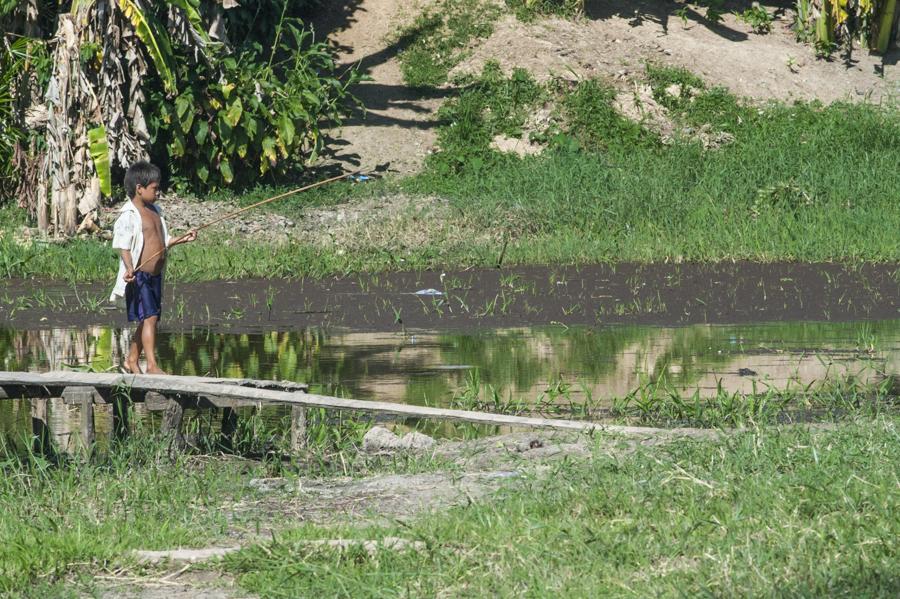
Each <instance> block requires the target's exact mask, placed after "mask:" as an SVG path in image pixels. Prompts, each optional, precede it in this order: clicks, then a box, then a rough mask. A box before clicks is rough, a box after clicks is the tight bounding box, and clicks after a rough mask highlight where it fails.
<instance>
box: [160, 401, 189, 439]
mask: <svg viewBox="0 0 900 599" xmlns="http://www.w3.org/2000/svg"><path fill="white" fill-rule="evenodd" d="M182 420H184V406H183V405H182V404H181V400H180V399H177V398H174V397H170V398H169V400H168V402H167V403H166V411H165V412H163V420H162V426H161V427H160V429H159V430H160V432H161V433H162V434H163V435H165V436H169V437H171V439H172V445H173V447H174V448H175V449H177V450H182V449H184V447H185V445H186V443H185V440H184V433H183V431H182V430H181V422H182Z"/></svg>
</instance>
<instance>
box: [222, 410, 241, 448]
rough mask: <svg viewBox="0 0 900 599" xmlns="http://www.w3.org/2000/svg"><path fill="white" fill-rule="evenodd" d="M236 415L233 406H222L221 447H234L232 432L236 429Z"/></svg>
mask: <svg viewBox="0 0 900 599" xmlns="http://www.w3.org/2000/svg"><path fill="white" fill-rule="evenodd" d="M237 423H238V415H237V412H236V411H235V410H234V408H222V429H221V430H222V447H224V448H225V449H228V450H232V449H234V433H235V431H236V430H237Z"/></svg>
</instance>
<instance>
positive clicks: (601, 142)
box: [0, 64, 900, 282]
mask: <svg viewBox="0 0 900 599" xmlns="http://www.w3.org/2000/svg"><path fill="white" fill-rule="evenodd" d="M648 80H649V81H650V83H651V86H652V88H653V90H654V94H655V95H656V96H657V97H658V98H659V102H660V103H661V104H663V105H664V106H667V107H668V110H669V115H670V117H671V118H672V120H673V121H674V122H675V124H676V125H678V126H679V127H689V128H690V130H693V131H701V130H706V131H710V132H713V133H716V132H720V133H722V134H723V135H724V134H727V135H728V136H729V137H728V141H727V142H726V143H724V145H722V146H721V147H719V148H718V149H715V150H708V149H704V148H703V146H702V144H701V143H700V142H699V141H697V140H696V139H695V138H694V137H691V135H690V134H684V135H681V134H680V133H678V134H676V136H675V139H674V141H673V142H672V143H671V144H669V145H665V144H663V143H661V141H660V140H659V138H658V136H657V135H656V134H654V133H652V132H649V131H647V130H645V129H643V128H641V127H640V126H639V125H637V124H635V123H632V122H630V121H627V120H625V119H623V118H622V117H620V116H618V114H616V113H615V111H614V110H613V109H612V101H613V92H612V90H611V89H610V88H608V87H606V86H605V85H604V84H602V83H600V82H597V81H591V80H586V81H583V82H580V83H578V84H577V85H575V86H574V87H572V88H571V89H570V88H568V87H566V86H559V85H554V84H551V85H540V84H537V83H536V82H535V81H534V80H533V79H532V78H531V77H530V76H529V75H528V74H527V73H526V72H524V71H515V72H513V73H512V74H511V75H510V76H506V75H504V74H502V73H501V72H500V71H499V69H498V67H497V66H496V65H492V64H488V65H487V66H486V67H485V69H484V72H483V73H482V74H481V75H480V76H478V77H473V78H469V79H468V80H466V81H464V82H462V87H461V88H460V91H459V94H458V96H457V97H455V98H453V99H451V100H449V101H448V102H447V103H446V104H445V105H444V107H443V108H442V109H441V112H440V118H441V119H442V124H441V127H440V128H439V132H438V143H439V151H438V152H435V153H434V154H432V155H431V156H430V157H429V159H428V161H427V164H426V168H425V170H424V171H423V172H422V173H420V174H418V175H415V176H412V177H409V178H406V179H387V180H376V181H372V182H370V183H366V184H351V183H344V182H341V183H337V184H335V185H333V186H332V187H326V188H322V189H320V190H316V191H314V192H313V193H310V194H308V195H307V194H303V195H298V196H295V197H292V198H288V199H286V200H284V201H283V202H279V203H278V204H276V205H273V207H272V209H274V210H278V211H279V212H282V213H284V214H286V215H288V216H290V217H292V218H295V219H300V218H302V214H300V210H301V209H303V208H304V207H309V206H319V207H328V206H336V205H338V204H341V203H344V202H350V203H353V202H359V201H362V200H367V199H371V198H379V199H380V198H383V199H384V201H385V203H389V202H390V201H391V198H392V197H393V196H395V195H396V194H398V193H405V194H410V195H413V196H422V197H435V196H437V197H440V198H446V199H447V200H449V203H450V206H451V210H450V213H449V214H447V213H439V214H441V216H439V217H437V218H436V219H434V220H429V218H424V219H422V220H415V221H410V222H408V223H407V224H406V226H408V227H414V228H415V230H416V237H418V236H420V235H421V233H423V232H424V233H425V235H426V239H429V241H428V242H426V243H425V244H420V243H418V242H417V243H415V244H401V243H397V242H396V239H397V236H393V235H392V236H385V235H382V236H381V238H382V240H383V241H381V242H378V241H376V242H368V243H362V242H361V243H360V244H359V246H358V247H353V248H351V249H352V251H345V248H343V247H337V246H334V245H330V246H329V245H324V246H316V245H313V244H311V243H309V242H307V241H306V240H304V238H303V236H297V237H296V239H294V240H292V241H291V242H289V243H285V244H283V245H281V246H278V247H276V248H273V247H271V246H269V245H268V244H259V243H250V242H246V241H242V240H232V241H231V242H230V243H229V244H227V245H226V244H224V243H222V242H223V241H224V240H225V239H224V237H223V236H222V234H221V233H218V234H217V233H216V232H215V231H213V230H211V231H209V232H208V233H207V234H205V235H204V236H203V238H202V240H201V241H200V242H198V243H196V244H191V245H188V246H182V247H179V248H177V249H176V250H175V251H174V252H173V255H172V261H171V263H170V266H169V271H168V274H167V277H168V278H169V279H170V280H203V279H218V278H239V277H301V276H313V277H317V276H326V275H331V274H336V273H337V274H347V273H352V272H361V271H369V272H376V271H381V270H412V269H426V268H465V267H472V266H494V265H496V262H497V260H498V256H499V255H500V253H501V247H502V245H503V241H502V240H503V239H508V240H509V244H508V247H507V248H506V251H505V255H504V264H510V265H511V264H577V263H592V262H601V261H609V262H617V261H638V262H659V261H665V260H690V261H703V262H714V261H720V260H742V259H746V260H752V261H758V262H768V261H781V260H797V261H848V262H860V261H875V262H896V261H898V260H900V236H897V235H896V231H898V230H900V208H898V204H897V201H896V198H897V190H900V170H898V169H897V168H896V165H897V164H900V144H897V143H896V140H897V139H900V110H898V108H897V107H896V106H890V105H886V106H873V105H868V104H850V103H835V104H831V105H828V106H823V105H820V104H817V103H795V104H790V105H789V104H777V103H773V104H769V105H765V106H750V105H747V104H745V103H743V102H741V101H739V100H738V99H736V98H735V97H734V96H732V95H731V94H729V93H728V92H727V91H725V90H723V89H721V88H711V89H710V88H708V87H707V86H706V85H705V84H704V83H703V82H702V81H701V80H699V79H698V78H696V77H695V76H694V75H692V74H690V73H688V72H686V71H682V70H677V69H666V68H661V67H655V66H652V65H650V66H648ZM676 84H677V85H679V86H680V88H679V91H678V93H677V94H675V95H672V94H671V93H669V92H666V89H668V88H671V86H672V85H676ZM548 100H552V101H553V102H554V103H555V106H556V109H555V110H554V112H553V115H552V117H551V120H550V123H549V124H548V125H547V126H546V129H545V130H543V131H542V130H536V131H532V132H531V133H532V137H533V138H535V139H538V140H541V141H544V142H546V143H547V144H548V149H547V150H545V152H544V153H543V154H542V155H540V156H529V157H526V158H518V157H515V156H511V155H503V154H500V153H498V152H496V151H495V150H493V149H491V148H490V143H491V140H492V139H493V137H494V136H496V135H498V134H504V135H510V136H517V135H521V134H522V130H523V127H524V126H525V124H526V120H527V117H528V115H529V114H530V113H531V112H532V111H534V110H536V109H537V108H539V107H540V106H542V105H543V104H545V103H546V102H548ZM685 130H686V131H687V130H688V129H685ZM279 189H280V188H279ZM279 189H276V188H260V189H258V190H255V191H253V192H250V193H247V194H244V195H243V196H241V197H239V198H238V202H239V203H241V204H243V205H249V204H250V203H252V202H254V201H258V200H259V199H261V198H264V197H268V196H269V195H270V194H272V193H275V192H277V191H279ZM0 216H2V217H3V221H4V225H3V228H2V235H0V277H4V278H11V277H33V276H34V277H36V276H47V277H51V278H58V279H66V280H70V281H73V282H81V281H88V280H95V281H109V280H111V278H112V277H113V276H114V272H115V267H116V258H115V256H114V254H113V252H112V251H111V250H110V249H109V246H108V244H105V243H101V242H98V241H87V240H73V241H70V242H68V243H65V244H60V245H57V244H49V245H48V244H42V243H40V242H35V243H33V244H31V245H20V244H18V243H16V242H15V241H14V234H13V233H14V229H15V228H16V226H17V225H18V223H20V222H21V221H22V215H21V213H20V212H18V211H16V210H15V209H13V208H10V207H7V208H5V209H3V210H2V212H0ZM448 219H451V220H452V219H456V220H457V221H458V223H456V224H457V226H458V229H459V230H460V231H465V235H466V238H465V239H460V238H458V236H456V237H453V236H447V235H446V234H445V233H444V229H443V226H444V225H445V224H447V223H446V221H447V220H448ZM454 222H456V221H454ZM385 226H394V225H387V224H386V225H385ZM384 240H386V241H384Z"/></svg>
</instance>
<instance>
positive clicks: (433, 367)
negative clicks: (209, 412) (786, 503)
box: [0, 320, 900, 434]
mask: <svg viewBox="0 0 900 599" xmlns="http://www.w3.org/2000/svg"><path fill="white" fill-rule="evenodd" d="M127 341H128V331H127V330H123V329H114V328H109V327H88V328H81V329H50V330H39V331H22V330H11V329H0V370H31V371H45V370H49V369H61V368H91V369H93V370H95V371H105V370H110V369H115V368H116V367H117V365H118V364H119V363H120V362H121V359H122V355H123V352H124V351H125V350H126V349H127ZM158 354H159V359H160V364H161V366H162V367H163V368H164V369H165V370H167V371H168V372H170V373H173V374H185V375H207V374H208V375H212V376H226V377H247V378H257V379H276V380H291V381H298V382H306V383H309V384H310V385H311V388H312V390H314V391H317V392H320V393H326V394H332V395H339V396H345V397H352V398H356V399H373V400H374V399H377V400H381V401H392V402H405V403H414V404H426V403H427V404H429V405H449V404H450V403H451V400H452V398H453V397H454V395H455V394H459V393H460V392H461V391H462V390H465V389H468V390H469V391H470V392H471V390H472V389H473V388H474V387H475V386H477V387H478V388H480V389H481V392H482V393H483V394H484V393H486V394H490V395H493V396H495V397H500V398H503V399H511V400H516V401H523V402H526V403H540V402H542V401H543V402H546V401H560V402H566V403H568V402H573V403H578V402H583V401H586V400H590V401H593V402H596V403H599V404H602V403H604V402H605V401H607V400H610V399H612V398H617V397H618V398H621V397H623V396H626V395H628V394H629V393H632V392H635V391H636V390H638V389H640V388H642V387H643V386H646V385H648V384H661V385H664V386H665V387H666V388H667V389H668V390H674V389H677V390H678V392H680V393H682V394H683V395H685V396H690V395H692V394H694V393H699V394H700V395H701V396H713V395H715V394H716V393H717V391H718V390H719V389H724V390H725V391H728V392H736V391H738V392H744V393H750V392H753V391H754V390H756V391H760V392H762V391H765V390H767V389H770V388H773V389H778V390H783V389H794V390H798V389H800V388H803V387H806V386H808V385H810V384H815V383H817V382H822V381H827V380H836V379H842V378H846V377H848V376H854V377H857V378H858V379H860V380H863V381H866V380H874V379H875V378H876V377H880V376H883V375H884V374H888V375H890V374H897V373H898V372H900V320H887V321H874V322H857V323H818V322H793V323H773V324H753V325H694V326H686V327H653V326H610V327H601V328H587V327H568V328H567V327H564V326H551V327H531V328H513V329H500V330H484V331H480V332H463V333H452V332H429V331H407V332H405V333H402V332H382V333H379V332H353V331H340V330H328V329H308V330H301V331H296V332H267V333H260V334H249V333H247V334H230V333H222V332H212V331H208V330H203V329H195V330H194V331H193V332H189V333H187V332H171V333H165V332H163V333H161V334H160V337H159V349H158ZM18 403H20V402H14V401H4V402H2V405H0V432H2V433H6V434H9V433H12V432H13V431H16V430H19V431H21V430H23V429H24V430H27V423H28V419H27V417H28V416H27V412H28V410H27V408H25V409H22V408H23V406H19V405H17V404H18ZM279 413H280V412H279V411H278V410H274V411H273V415H278V414H279ZM73 417H74V416H73ZM100 418H101V420H99V421H98V429H99V430H100V431H101V432H102V430H103V428H104V424H103V422H102V415H101V417H100ZM51 419H53V417H51ZM60 419H65V418H64V417H63V416H62V415H57V417H56V420H57V421H59V420H60ZM57 425H58V426H62V424H61V422H57ZM73 428H77V424H73Z"/></svg>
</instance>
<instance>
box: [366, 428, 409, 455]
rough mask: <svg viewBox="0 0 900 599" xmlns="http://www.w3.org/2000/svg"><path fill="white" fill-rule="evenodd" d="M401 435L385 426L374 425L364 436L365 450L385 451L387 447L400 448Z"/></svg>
mask: <svg viewBox="0 0 900 599" xmlns="http://www.w3.org/2000/svg"><path fill="white" fill-rule="evenodd" d="M399 447H400V437H398V436H397V435H395V434H394V433H393V432H391V431H389V430H388V429H386V428H384V427H383V426H373V427H372V428H370V429H369V432H367V433H366V436H365V437H363V443H362V448H363V451H383V450H385V449H398V448H399Z"/></svg>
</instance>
